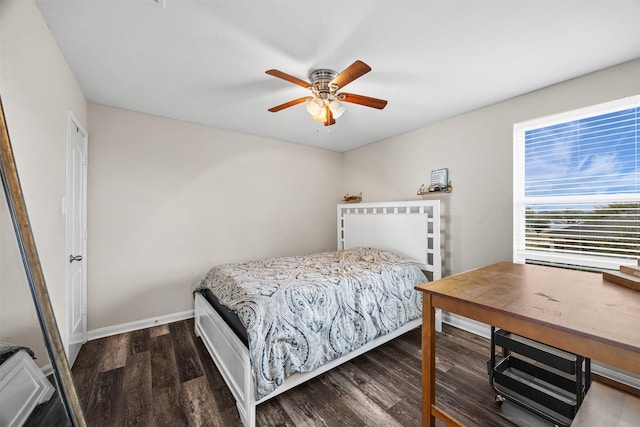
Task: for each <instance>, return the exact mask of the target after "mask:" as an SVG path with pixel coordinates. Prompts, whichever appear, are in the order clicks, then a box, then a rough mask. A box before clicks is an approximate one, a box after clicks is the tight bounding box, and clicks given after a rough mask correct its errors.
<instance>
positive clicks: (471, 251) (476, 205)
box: [344, 60, 640, 274]
mask: <svg viewBox="0 0 640 427" xmlns="http://www.w3.org/2000/svg"><path fill="white" fill-rule="evenodd" d="M639 76H640V60H635V61H632V62H629V63H626V64H622V65H619V66H617V67H613V68H610V69H606V70H603V71H600V72H597V73H593V74H589V75H587V76H584V77H581V78H578V79H574V80H571V81H567V82H564V83H562V84H558V85H555V86H552V87H548V88H545V89H541V90H538V91H536V92H532V93H529V94H526V95H523V96H520V97H517V98H514V99H510V100H507V101H504V102H501V103H498V104H495V105H491V106H488V107H485V108H481V109H478V110H476V111H472V112H470V113H467V114H464V115H461V116H458V117H454V118H452V119H449V120H446V121H443V122H439V123H435V124H433V125H430V126H427V127H424V128H422V129H418V130H416V131H413V132H410V133H407V134H404V135H400V136H397V137H394V138H390V139H388V140H385V141H382V142H380V143H376V144H372V145H368V146H365V147H362V148H359V149H356V150H353V151H350V152H348V153H345V154H344V174H345V188H346V189H347V191H349V192H354V193H355V192H359V191H362V192H363V193H364V194H366V196H367V200H368V201H381V200H414V199H419V198H420V196H417V195H416V192H417V190H418V188H419V187H420V185H421V184H422V183H425V184H427V185H428V184H429V179H430V173H431V171H432V170H433V169H438V168H445V167H446V168H449V177H450V179H451V180H452V185H453V192H452V193H451V194H450V195H446V196H444V197H443V198H442V200H443V211H444V212H445V214H446V217H445V218H444V222H445V224H446V234H445V245H446V264H445V272H444V273H445V274H453V273H459V272H462V271H466V270H469V269H472V268H476V267H480V266H483V265H488V264H491V263H494V262H498V261H504V260H507V261H510V260H511V259H512V233H513V231H512V223H513V221H512V203H513V190H512V185H513V176H512V174H513V172H512V171H513V167H512V162H513V160H512V159H513V149H512V145H513V141H512V136H513V130H512V129H513V128H512V127H513V123H515V122H519V121H523V120H528V119H531V118H535V117H541V116H545V115H549V114H554V113H557V112H562V111H567V110H571V109H575V108H580V107H584V106H588V105H592V104H597V103H601V102H605V101H610V100H613V99H618V98H623V97H626V96H631V95H636V94H638V93H640V77H639ZM523 78H526V76H524V77H523ZM425 102H428V100H426V101H425ZM424 197H429V198H431V197H434V196H431V195H430V196H424Z"/></svg>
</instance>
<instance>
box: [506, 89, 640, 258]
mask: <svg viewBox="0 0 640 427" xmlns="http://www.w3.org/2000/svg"><path fill="white" fill-rule="evenodd" d="M638 107H640V95H634V96H630V97H627V98H622V99H618V100H614V101H610V102H605V103H602V104H597V105H592V106H588V107H584V108H580V109H576V110H571V111H565V112H562V113H558V114H553V115H549V116H545V117H539V118H536V119H531V120H526V121H522V122H518V123H515V124H514V125H513V262H516V263H525V262H526V261H527V260H528V259H532V260H536V261H540V262H544V263H548V264H550V265H557V266H559V267H560V266H565V267H568V266H575V268H579V269H581V268H585V269H593V270H618V268H619V266H620V264H630V263H631V262H630V259H629V258H614V257H602V256H595V255H584V254H579V255H578V254H564V253H553V252H545V251H536V250H532V249H526V247H525V206H526V205H527V204H528V203H532V202H534V201H535V203H557V202H562V201H566V200H567V197H570V198H571V200H572V201H575V202H595V201H597V202H618V201H621V199H624V201H630V202H640V193H636V194H628V193H627V194H620V195H618V194H608V195H596V196H594V195H580V196H551V197H525V132H526V131H527V130H531V129H537V128H541V127H547V126H553V125H556V124H561V123H565V122H570V121H575V120H580V119H585V118H588V117H592V116H598V115H602V114H607V113H612V112H615V111H620V110H625V109H628V108H638ZM637 137H638V138H640V135H638V136H637ZM638 143H640V142H638ZM636 155H640V153H637V154H636Z"/></svg>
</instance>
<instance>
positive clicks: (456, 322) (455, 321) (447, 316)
mask: <svg viewBox="0 0 640 427" xmlns="http://www.w3.org/2000/svg"><path fill="white" fill-rule="evenodd" d="M442 321H443V322H444V323H446V324H448V325H451V326H455V327H456V328H458V329H462V330H463V331H467V332H471V333H472V334H476V335H479V336H481V337H483V338H486V339H491V326H489V325H487V324H485V323H480V322H477V321H475V320H472V319H469V318H467V317H463V316H460V315H458V314H454V313H449V312H447V311H443V312H442Z"/></svg>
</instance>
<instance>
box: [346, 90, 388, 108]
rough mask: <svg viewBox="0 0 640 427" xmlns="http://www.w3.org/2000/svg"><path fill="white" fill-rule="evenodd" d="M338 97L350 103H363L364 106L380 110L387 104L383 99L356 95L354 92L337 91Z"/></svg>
mask: <svg viewBox="0 0 640 427" xmlns="http://www.w3.org/2000/svg"><path fill="white" fill-rule="evenodd" d="M338 99H340V100H341V101H344V102H350V103H352V104H359V105H364V106H365V107H371V108H377V109H378V110H382V109H383V108H384V107H386V106H387V101H385V100H384V99H378V98H370V97H368V96H363V95H356V94H354V93H344V92H343V93H339V94H338Z"/></svg>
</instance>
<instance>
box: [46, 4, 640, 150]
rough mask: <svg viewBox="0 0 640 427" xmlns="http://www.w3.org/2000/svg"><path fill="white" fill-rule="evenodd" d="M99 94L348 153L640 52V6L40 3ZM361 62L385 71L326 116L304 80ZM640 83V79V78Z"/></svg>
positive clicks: (102, 100) (354, 88) (127, 104)
mask: <svg viewBox="0 0 640 427" xmlns="http://www.w3.org/2000/svg"><path fill="white" fill-rule="evenodd" d="M37 4H38V5H39V7H40V10H41V12H42V15H43V17H44V19H45V20H46V22H47V24H48V25H49V28H50V29H51V32H52V33H53V36H54V37H55V39H56V40H57V42H58V44H59V46H60V49H61V50H62V53H63V54H64V56H65V58H66V59H67V62H68V63H69V65H70V66H71V69H72V70H73V72H74V73H75V76H76V78H77V79H78V81H79V83H80V86H81V87H82V90H83V91H84V93H85V95H86V97H87V99H88V101H90V102H94V103H99V104H105V105H110V106H114V107H119V108H124V109H128V110H133V111H140V112H144V113H149V114H154V115H159V116H164V117H170V118H175V119H180V120H186V121H191V122H195V123H201V124H205V125H209V126H213V127H218V128H223V129H230V130H234V131H238V132H243V133H247V134H252V135H258V136H263V137H267V138H274V139H278V140H282V141H289V142H294V143H299V144H306V145H310V146H316V147H321V148H326V149H330V150H336V151H347V150H350V149H353V148H356V147H359V146H362V145H365V144H369V143H372V142H375V141H379V140H382V139H386V138H389V137H392V136H395V135H398V134H401V133H405V132H408V131H411V130H413V129H417V128H420V127H423V126H426V125H428V124H430V123H433V122H436V121H439V120H442V119H445V118H448V117H452V116H455V115H458V114H461V113H464V112H466V111H470V110H473V109H477V108H479V107H483V106H486V105H490V104H493V103H495V102H498V101H501V100H504V99H508V98H511V97H514V96H517V95H521V94H523V93H526V92H530V91H533V90H536V89H539V88H542V87H545V86H548V85H552V84H554V83H558V82H561V81H564V80H568V79H571V78H574V77H577V76H581V75H584V74H587V73H590V72H593V71H596V70H600V69H603V68H606V67H609V66H612V65H616V64H619V63H622V62H626V61H629V60H632V59H636V58H640V0H592V1H585V0H582V1H578V0H555V1H551V0H548V1H540V0H537V1H533V0H530V1H527V0H510V1H508V0H502V1H498V0H494V1H483V0H447V1H445V0H440V1H434V0H432V1H428V0H424V1H327V0H317V1H303V0H302V1H301V0H297V1H267V0H263V1H246V0H235V1H203V0H200V1H188V0H164V1H163V0H158V2H156V1H155V0H135V1H133V0H129V1H122V0H119V1H116V0H37ZM356 59H360V60H362V61H364V62H366V63H367V64H369V65H370V66H371V67H372V68H373V71H371V72H370V73H368V74H366V75H364V76H363V77H361V78H360V79H358V80H356V81H354V82H353V83H351V84H349V85H348V86H347V88H346V89H345V90H346V91H348V92H350V93H356V94H360V95H366V96H371V97H375V98H382V99H386V100H388V101H389V103H388V105H387V107H386V108H385V109H384V110H381V111H380V110H376V109H372V108H367V107H363V106H360V105H355V104H347V111H346V113H345V114H344V115H343V116H342V117H340V118H339V119H337V124H335V125H333V126H329V127H324V126H322V125H321V124H318V123H317V122H315V121H313V120H312V119H311V117H310V116H309V115H308V113H307V112H306V110H305V108H304V105H303V104H300V105H296V106H294V107H290V108H288V109H285V110H283V111H280V112H278V113H270V112H268V111H267V109H268V108H270V107H273V106H275V105H279V104H282V103H284V102H286V101H289V100H293V99H296V98H300V97H303V96H306V95H307V93H308V91H306V90H305V89H304V88H302V87H300V86H296V85H294V84H291V83H288V82H286V81H284V80H281V79H277V78H275V77H272V76H269V75H267V74H265V71H266V70H268V69H271V68H276V69H278V70H281V71H283V72H285V73H288V74H291V75H293V76H296V77H298V78H301V79H303V80H308V74H309V72H310V71H311V70H313V69H316V68H331V69H334V70H336V71H338V72H339V71H342V70H343V69H344V68H346V67H347V66H348V65H350V64H351V63H353V61H355V60H356ZM639 78H640V76H639Z"/></svg>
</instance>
